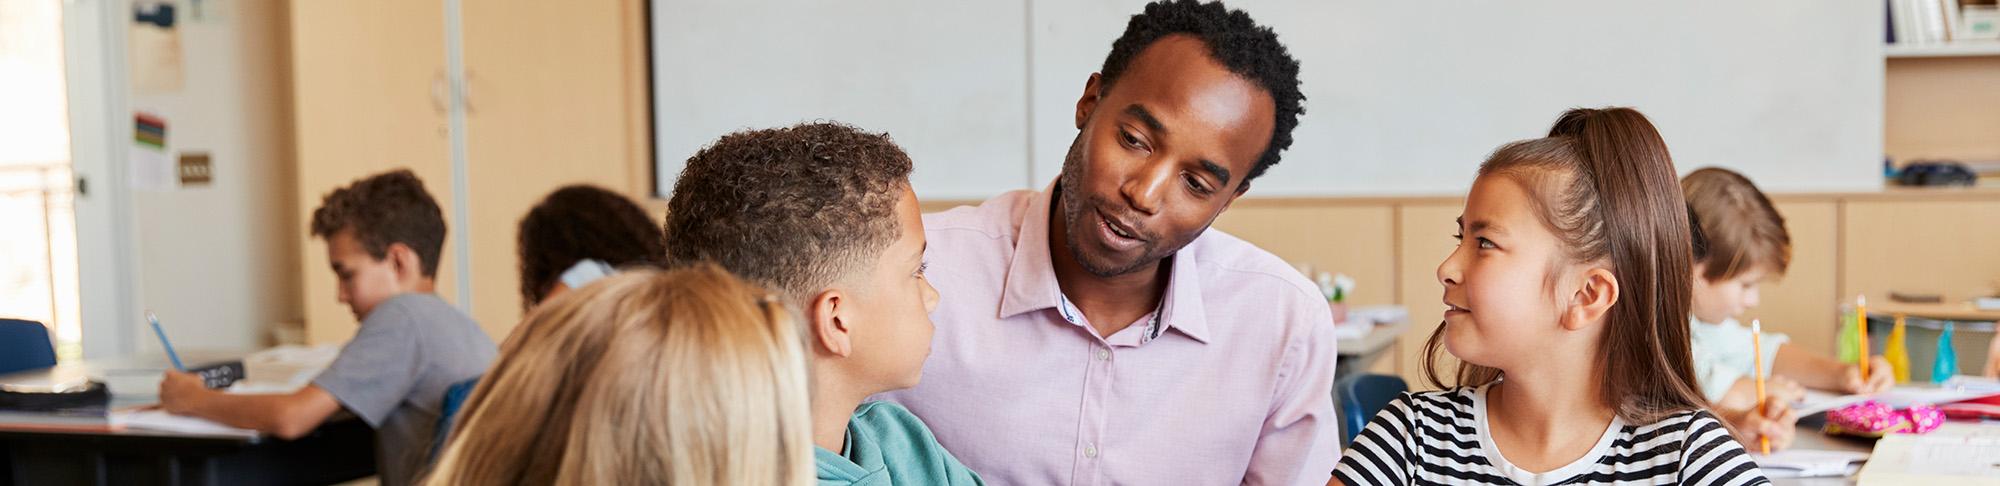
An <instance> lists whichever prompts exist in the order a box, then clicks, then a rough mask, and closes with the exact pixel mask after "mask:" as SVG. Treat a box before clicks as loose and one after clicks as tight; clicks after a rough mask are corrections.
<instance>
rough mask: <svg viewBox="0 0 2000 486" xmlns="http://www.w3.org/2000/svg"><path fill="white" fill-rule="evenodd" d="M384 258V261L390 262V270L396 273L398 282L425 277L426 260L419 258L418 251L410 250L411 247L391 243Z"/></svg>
mask: <svg viewBox="0 0 2000 486" xmlns="http://www.w3.org/2000/svg"><path fill="white" fill-rule="evenodd" d="M382 257H383V259H384V260H388V261H389V265H390V266H391V267H390V268H392V269H394V270H395V271H396V279H397V280H410V279H415V278H421V277H423V276H424V258H423V257H421V256H418V255H417V250H416V249H414V248H410V245H405V244H402V243H390V244H389V249H388V250H387V251H384V252H383V255H382Z"/></svg>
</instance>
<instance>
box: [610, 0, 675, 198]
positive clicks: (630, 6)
mask: <svg viewBox="0 0 2000 486" xmlns="http://www.w3.org/2000/svg"><path fill="white" fill-rule="evenodd" d="M648 1H649V0H625V5H624V11H625V15H624V16H623V17H624V18H625V22H624V25H621V26H620V28H621V29H623V30H624V34H625V35H624V37H625V42H624V45H625V56H624V57H625V67H624V78H625V99H627V100H631V101H632V102H635V103H640V104H641V105H642V107H641V108H639V109H628V110H625V133H626V136H625V141H626V142H625V143H626V157H627V161H628V162H629V163H630V168H629V170H627V171H626V174H627V177H626V186H627V187H626V192H627V195H628V196H631V197H632V198H633V199H634V200H638V201H646V200H649V199H656V198H655V197H654V196H653V182H654V180H655V177H654V174H653V171H655V170H657V169H656V168H655V166H656V165H657V164H655V163H654V162H653V96H652V93H653V89H652V82H653V72H652V66H653V62H652V52H653V46H652V44H651V42H652V39H651V38H650V35H649V33H648V29H649V27H648V25H649V24H650V23H651V22H652V18H651V17H650V15H649V14H650V11H649V10H650V9H649V7H647V2H648ZM661 206H662V207H664V206H665V205H664V204H662V205H661Z"/></svg>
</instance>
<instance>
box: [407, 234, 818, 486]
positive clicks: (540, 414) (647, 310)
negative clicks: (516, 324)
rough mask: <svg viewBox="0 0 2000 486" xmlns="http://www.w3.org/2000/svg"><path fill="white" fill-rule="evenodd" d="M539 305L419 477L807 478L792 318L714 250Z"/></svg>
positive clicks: (784, 481)
mask: <svg viewBox="0 0 2000 486" xmlns="http://www.w3.org/2000/svg"><path fill="white" fill-rule="evenodd" d="M574 294H575V295H568V296H564V298H558V299H554V300H552V301H551V302H549V303H547V304H545V305H542V306H540V307H539V308H537V309H536V310H535V311H534V312H533V313H531V314H529V315H528V317H527V320H526V322H524V323H522V324H521V327H520V328H519V329H516V330H515V331H514V333H513V335H512V336H511V337H509V338H508V339H507V342H506V343H505V344H504V345H503V346H502V350H501V356H500V359H499V361H498V362H497V363H496V364H495V365H494V366H493V369H492V370H491V371H488V372H487V373H486V375H485V376H484V377H482V378H481V379H480V381H479V387H478V388H477V389H476V390H475V391H473V393H472V396H471V398H470V399H469V400H467V402H466V404H465V409H464V410H463V412H461V413H462V415H460V419H459V421H458V426H457V427H456V430H454V432H453V435H452V440H451V442H450V444H448V445H447V446H446V448H445V449H444V452H443V453H442V455H441V456H440V458H439V460H438V463H437V465H436V467H435V468H434V470H433V471H432V472H431V473H430V475H429V476H428V477H427V478H426V480H425V483H426V484H431V485H460V484H476V485H488V484H683V485H695V484H729V485H757V486H761V485H772V486H779V485H784V486H791V485H807V484H812V482H813V481H814V480H815V478H814V476H813V470H812V464H813V463H812V460H813V459H812V457H813V456H812V454H813V446H812V435H811V434H812V432H811V430H812V419H811V414H810V412H809V408H808V405H807V388H808V386H807V379H806V360H805V353H804V351H803V350H802V346H801V344H800V340H799V338H798V331H797V329H796V327H797V326H795V325H794V323H793V322H792V319H793V318H792V317H791V314H790V313H788V312H786V310H785V308H784V306H783V305H782V304H781V303H779V302H780V301H779V300H778V299H776V298H774V297H772V296H771V295H770V294H768V293H766V292H765V291H764V290H762V289H759V288H757V287H754V286H752V285H750V284H747V283H744V282H743V281H741V280H739V279H737V278H736V277H733V276H731V275H730V274H729V273H728V272H726V271H723V270H722V269H721V268H719V267H716V266H714V265H710V264H702V265H696V266H692V267H689V268H685V269H679V270H670V271H661V270H636V271H631V272H628V273H624V274H620V275H618V276H615V277H611V278H607V279H605V280H603V281H601V282H598V283H595V284H593V285H590V286H588V287H585V288H583V289H581V290H578V291H576V292H574Z"/></svg>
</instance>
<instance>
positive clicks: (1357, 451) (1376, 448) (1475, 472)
mask: <svg viewBox="0 0 2000 486" xmlns="http://www.w3.org/2000/svg"><path fill="white" fill-rule="evenodd" d="M1491 386H1492V385H1486V386H1480V387H1472V388H1458V389H1452V390H1442V391H1430V392H1421V393H1404V394H1403V395H1402V396H1400V397H1397V398H1396V400H1395V401H1393V402H1390V403H1389V406H1387V407H1384V408H1383V409H1382V412H1381V413H1379V414H1376V415H1375V418H1374V419H1373V420H1371V421H1369V422H1368V426H1367V427H1366V428H1363V429H1362V430H1361V434H1360V435H1359V436H1357V437H1355V439H1354V443H1353V444H1352V445H1350V446H1348V449H1347V452H1346V454H1344V455H1343V456H1342V457H1341V458H1340V465H1339V466H1338V467H1337V468H1336V469H1335V470H1334V477H1336V478H1339V479H1340V481H1341V482H1342V483H1346V484H1347V485H1348V486H1363V485H1378V484H1398V485H1400V484H1480V485H1488V484H1490V485H1515V484H1520V485H1543V484H1549V485H1554V484H1564V485H1567V484H1699V485H1717V486H1737V485H1757V484H1770V480H1769V479H1765V477H1764V473H1763V471H1761V470H1759V469H1758V468H1757V464H1756V463H1755V462H1752V460H1751V458H1750V455H1749V454H1746V453H1744V451H1743V447H1742V446H1740V445H1738V444H1737V443H1736V439H1734V438H1732V437H1730V436H1729V431H1728V430H1727V429H1724V428H1723V427H1722V423H1721V422H1719V421H1717V420H1716V418H1715V416H1714V415H1710V414H1709V413H1708V412H1706V411H1689V412H1683V413H1679V414H1675V415H1673V416H1670V417H1667V418H1666V419H1664V420H1661V421H1659V422H1654V423H1651V424H1644V425H1631V424H1627V423H1625V421H1623V420H1621V419H1617V418H1613V419H1612V420H1611V426H1610V427H1607V428H1606V429H1605V431H1604V435H1603V437H1602V438H1601V439H1599V440H1598V441H1597V445H1596V446H1593V447H1592V448H1591V450H1590V453H1588V454H1585V455H1584V456H1583V457H1582V458H1579V459H1577V460H1576V462H1573V463H1570V464H1569V465H1566V466H1563V467H1560V468H1557V469H1555V470H1553V471H1548V472H1543V473H1534V472H1529V471H1526V470H1523V469H1521V468H1519V467H1515V466H1514V465H1513V464H1512V463H1509V462H1507V459H1506V458H1505V457H1502V456H1501V455H1500V450H1499V449H1498V448H1497V447H1496V446H1494V445H1493V436H1492V432H1491V431H1490V430H1491V429H1489V428H1487V426H1486V390H1487V389H1488V388H1490V387H1491Z"/></svg>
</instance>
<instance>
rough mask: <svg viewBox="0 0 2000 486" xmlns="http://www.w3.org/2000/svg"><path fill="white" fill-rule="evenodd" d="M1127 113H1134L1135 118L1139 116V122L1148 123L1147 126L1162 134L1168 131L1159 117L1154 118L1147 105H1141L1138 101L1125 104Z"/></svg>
mask: <svg viewBox="0 0 2000 486" xmlns="http://www.w3.org/2000/svg"><path fill="white" fill-rule="evenodd" d="M1125 114H1127V115H1132V117H1133V118H1138V119H1139V123H1144V124H1146V128H1147V129H1149V130H1152V131H1155V132H1159V133H1162V134H1164V133H1167V126H1166V125H1163V124H1161V123H1160V119H1159V118H1154V117H1153V112H1151V111H1146V107H1144V106H1139V104H1138V103H1133V104H1129V105H1125Z"/></svg>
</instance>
